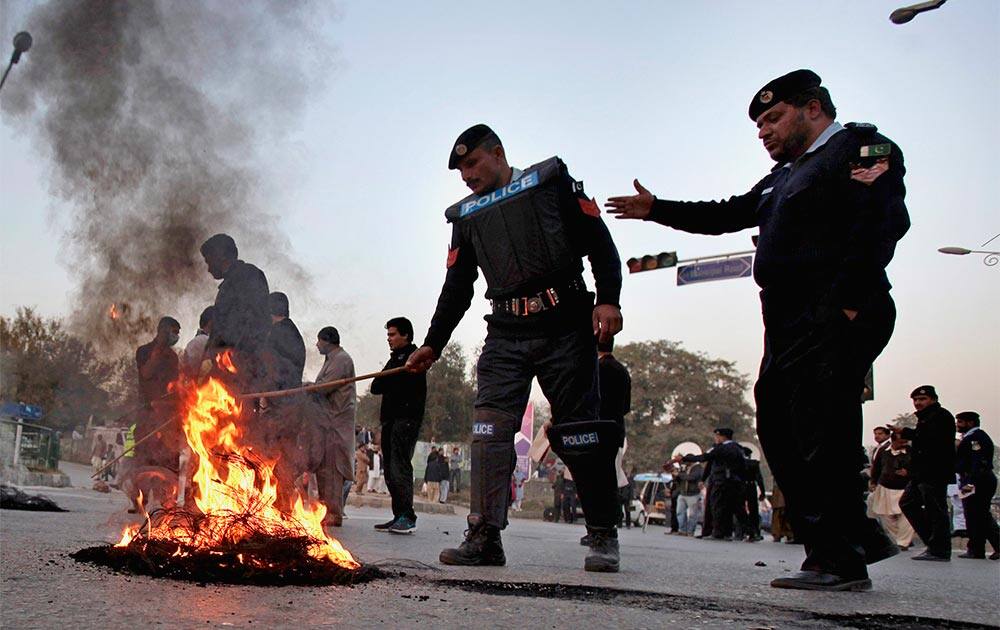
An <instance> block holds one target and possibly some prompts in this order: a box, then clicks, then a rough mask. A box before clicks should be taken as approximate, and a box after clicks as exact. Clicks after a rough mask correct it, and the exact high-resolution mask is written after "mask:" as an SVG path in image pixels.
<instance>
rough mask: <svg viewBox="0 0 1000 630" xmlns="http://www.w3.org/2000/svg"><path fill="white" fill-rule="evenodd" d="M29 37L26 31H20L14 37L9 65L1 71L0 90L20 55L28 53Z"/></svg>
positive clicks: (29, 46)
mask: <svg viewBox="0 0 1000 630" xmlns="http://www.w3.org/2000/svg"><path fill="white" fill-rule="evenodd" d="M31 41H32V40H31V35H30V34H29V33H28V31H21V32H20V33H18V34H17V35H15V36H14V53H13V54H12V55H11V56H10V63H8V64H7V69H6V70H4V71H3V78H0V89H3V84H4V83H6V82H7V75H8V74H10V69H11V68H13V67H14V64H15V63H17V62H18V61H20V60H21V55H22V54H23V53H26V52H28V50H29V49H30V48H31Z"/></svg>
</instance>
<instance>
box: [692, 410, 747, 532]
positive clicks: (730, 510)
mask: <svg viewBox="0 0 1000 630" xmlns="http://www.w3.org/2000/svg"><path fill="white" fill-rule="evenodd" d="M713 439H714V441H715V446H714V447H712V448H711V449H709V450H708V451H707V452H705V453H702V454H701V455H693V454H688V455H683V456H682V455H676V456H674V461H675V462H708V464H709V466H710V467H711V471H710V472H709V478H708V482H709V488H710V490H709V495H708V504H709V509H710V510H711V511H712V538H713V539H715V540H732V538H733V519H734V518H739V520H740V522H741V523H744V518H743V515H742V505H743V498H744V495H745V494H746V492H745V489H744V484H743V476H744V474H745V469H746V455H745V454H744V453H743V447H742V446H740V445H739V444H737V443H736V442H734V441H733V430H732V429H730V428H728V427H719V428H718V429H716V430H715V431H714V433H713Z"/></svg>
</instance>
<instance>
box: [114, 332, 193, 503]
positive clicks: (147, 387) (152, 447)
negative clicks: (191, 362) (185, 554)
mask: <svg viewBox="0 0 1000 630" xmlns="http://www.w3.org/2000/svg"><path fill="white" fill-rule="evenodd" d="M180 333H181V325H180V323H178V321H177V320H176V319H174V318H173V317H163V318H161V319H160V322H159V324H157V326H156V337H154V338H153V340H152V341H150V342H149V343H147V344H145V345H143V346H139V348H138V349H137V350H136V351H135V365H136V368H137V369H138V372H139V398H140V400H141V401H142V403H143V407H142V409H141V410H140V411H139V412H138V414H137V416H138V417H137V418H136V428H135V435H137V436H138V437H137V438H136V439H137V440H138V439H141V438H143V437H145V436H147V435H149V434H150V433H153V432H154V431H155V435H154V437H152V438H150V439H148V440H145V441H143V442H140V443H138V444H137V445H136V448H135V457H134V462H133V464H132V476H133V479H132V481H133V483H130V484H127V487H129V488H130V490H131V491H132V492H134V493H135V496H129V499H130V500H132V503H133V505H134V504H135V499H136V497H137V496H138V493H139V492H140V491H141V492H142V493H143V496H144V497H146V500H145V503H146V504H148V503H149V500H150V498H151V492H150V484H149V483H147V481H149V478H150V477H161V478H165V477H169V476H170V474H171V473H172V474H173V475H176V473H177V471H178V466H179V464H178V457H179V454H180V442H181V427H180V423H179V422H174V423H171V424H167V425H166V426H162V425H163V424H164V423H166V422H167V420H169V419H170V418H171V417H177V416H178V415H179V413H180V406H179V404H178V399H177V398H176V397H175V396H169V395H168V394H169V393H170V384H171V383H175V382H176V381H177V378H178V376H179V374H180V361H179V359H178V357H177V353H176V352H175V351H174V350H173V346H175V345H177V341H178V340H179V339H180ZM155 468H159V469H160V470H153V469H155ZM163 469H166V470H163ZM156 498H157V499H159V500H160V501H162V500H163V499H165V498H166V497H164V496H160V497H156Z"/></svg>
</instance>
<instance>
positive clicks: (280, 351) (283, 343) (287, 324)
mask: <svg viewBox="0 0 1000 630" xmlns="http://www.w3.org/2000/svg"><path fill="white" fill-rule="evenodd" d="M267 303H268V311H269V312H270V314H271V330H270V334H269V335H268V338H267V348H266V350H265V357H266V358H265V363H266V365H267V369H268V374H269V376H268V381H269V388H273V389H291V388H293V387H298V386H300V385H302V373H303V372H304V371H305V368H306V344H305V342H304V341H302V335H301V333H299V329H298V327H297V326H296V325H295V322H293V321H292V320H291V318H290V317H289V316H288V296H287V295H285V294H284V293H278V292H275V293H272V294H271V295H269V296H268V301H267ZM280 401H281V399H280V398H276V399H274V400H273V401H271V402H272V403H276V402H280Z"/></svg>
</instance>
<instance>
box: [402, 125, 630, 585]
mask: <svg viewBox="0 0 1000 630" xmlns="http://www.w3.org/2000/svg"><path fill="white" fill-rule="evenodd" d="M448 168H450V169H457V170H459V171H460V172H461V175H462V179H463V180H464V181H465V183H466V185H467V186H468V187H469V188H470V189H471V190H472V194H471V195H470V196H468V197H466V198H465V199H462V200H461V201H459V202H458V203H456V204H455V205H453V206H451V207H450V208H448V209H447V211H446V212H445V216H446V218H447V219H448V222H449V223H451V224H452V242H451V246H450V248H449V251H448V263H447V266H448V271H447V275H446V276H445V282H444V286H443V287H442V289H441V295H440V298H439V299H438V304H437V310H436V311H435V313H434V317H433V318H432V320H431V325H430V329H429V330H428V332H427V336H426V338H425V340H424V345H423V347H421V348H420V349H419V350H417V351H416V352H414V353H413V355H412V356H411V357H410V359H409V360H408V361H407V365H408V366H409V367H410V369H411V370H414V371H423V370H426V369H427V368H429V367H430V365H431V363H432V362H433V361H434V360H435V359H436V358H437V357H439V356H440V355H441V351H442V349H443V348H444V347H445V344H447V343H448V339H449V338H450V337H451V333H452V331H453V330H454V329H455V326H457V325H458V322H459V321H460V320H461V319H462V316H463V315H464V314H465V311H466V310H467V309H468V308H469V305H470V303H471V301H472V296H473V283H474V282H475V280H476V278H477V276H478V269H481V270H482V272H483V275H484V276H485V277H486V283H487V289H486V298H487V299H489V300H490V301H491V302H492V304H493V312H492V313H491V314H489V315H487V316H486V321H487V324H488V326H487V331H488V332H487V336H486V343H485V345H484V347H483V351H482V354H481V355H480V358H479V364H478V367H477V370H478V394H477V398H476V404H475V414H474V419H473V431H472V481H471V501H470V502H471V506H470V512H471V513H470V515H469V531H468V533H467V536H466V540H465V542H463V543H462V545H461V546H460V547H459V548H457V549H445V550H444V551H442V552H441V558H440V559H441V562H442V563H444V564H462V565H498V566H499V565H503V564H505V562H506V559H505V556H504V553H503V546H502V544H501V541H500V531H501V530H502V529H503V528H504V527H505V526H506V525H507V506H508V494H509V487H510V476H511V473H512V472H513V469H514V462H515V456H514V435H515V433H516V432H517V430H518V427H519V425H520V419H521V415H522V414H523V413H524V408H525V406H526V405H527V402H528V393H529V391H530V389H531V380H532V378H533V377H537V378H538V382H539V384H540V385H541V387H542V391H543V393H544V394H545V396H546V398H548V400H549V402H550V403H551V405H552V426H551V428H550V429H549V430H548V437H549V441H550V443H551V445H552V450H553V451H554V452H555V453H556V454H557V455H559V457H560V458H561V459H562V460H563V461H564V462H565V463H566V465H567V466H569V468H570V471H571V473H572V475H573V479H574V481H575V482H576V486H577V488H578V491H579V495H580V501H581V503H582V505H583V511H584V514H585V515H586V520H587V528H588V532H589V533H590V534H591V535H592V538H593V540H594V544H593V545H592V546H591V548H590V550H589V552H588V555H587V558H586V561H585V563H584V567H585V569H587V570H588V571H617V570H618V562H619V559H618V538H617V530H616V524H617V523H618V518H619V509H618V501H617V499H616V490H617V483H616V475H615V467H614V457H615V453H616V452H617V450H618V447H619V446H620V445H621V443H622V432H621V428H620V426H619V425H618V424H617V423H616V422H614V421H610V420H604V421H602V420H599V419H598V418H599V411H598V409H599V404H600V400H599V393H598V366H597V341H598V340H600V341H608V340H610V339H611V338H612V336H613V335H614V334H616V333H617V332H618V331H619V330H621V311H620V310H619V305H618V296H619V292H620V290H621V261H620V259H619V257H618V251H617V250H616V249H615V245H614V242H613V241H612V240H611V235H610V234H609V233H608V229H607V226H605V224H604V221H603V220H602V219H601V216H600V209H599V208H598V206H597V204H596V203H595V202H593V201H592V200H590V199H589V198H587V197H586V195H584V193H583V186H582V184H581V183H580V182H577V181H574V180H573V178H572V177H570V175H569V172H568V171H567V168H566V165H565V164H564V163H563V162H562V160H560V159H559V158H557V157H553V158H550V159H548V160H545V161H543V162H539V163H538V164H535V165H534V166H531V167H528V168H526V169H524V170H523V171H522V170H520V169H516V168H511V167H510V166H509V165H508V163H507V157H506V154H505V152H504V148H503V145H502V144H501V142H500V139H499V138H498V137H497V135H496V134H495V133H494V132H493V130H492V129H490V128H489V127H487V126H486V125H475V126H473V127H471V128H469V129H467V130H466V131H464V132H463V133H462V134H461V135H460V136H459V137H458V139H457V140H456V141H455V144H454V145H453V147H452V150H451V155H450V157H449V160H448ZM584 256H587V257H588V258H589V260H590V264H591V268H592V271H593V275H594V281H595V287H596V306H595V299H594V298H595V295H594V294H592V293H590V292H589V291H588V290H587V287H586V285H585V284H584V281H583V277H582V275H581V274H582V271H583V266H582V264H581V261H580V259H581V258H582V257H584Z"/></svg>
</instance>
